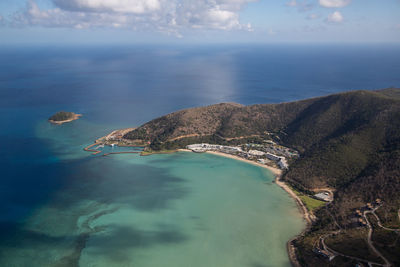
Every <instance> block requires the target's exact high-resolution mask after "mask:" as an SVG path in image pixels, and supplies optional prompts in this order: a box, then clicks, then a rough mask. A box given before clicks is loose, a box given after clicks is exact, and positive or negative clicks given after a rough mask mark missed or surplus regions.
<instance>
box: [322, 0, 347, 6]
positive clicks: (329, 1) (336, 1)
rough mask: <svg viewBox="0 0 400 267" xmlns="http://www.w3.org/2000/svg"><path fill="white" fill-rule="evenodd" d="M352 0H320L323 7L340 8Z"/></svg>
mask: <svg viewBox="0 0 400 267" xmlns="http://www.w3.org/2000/svg"><path fill="white" fill-rule="evenodd" d="M350 2H351V0H319V4H320V5H321V6H323V7H330V8H338V7H345V6H347V5H349V4H350Z"/></svg>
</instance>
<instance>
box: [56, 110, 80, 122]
mask: <svg viewBox="0 0 400 267" xmlns="http://www.w3.org/2000/svg"><path fill="white" fill-rule="evenodd" d="M81 116H82V114H76V113H73V112H66V111H59V112H57V113H56V114H54V115H53V116H51V117H50V118H49V122H51V123H53V124H63V123H66V122H71V121H74V120H77V119H79V118H80V117H81Z"/></svg>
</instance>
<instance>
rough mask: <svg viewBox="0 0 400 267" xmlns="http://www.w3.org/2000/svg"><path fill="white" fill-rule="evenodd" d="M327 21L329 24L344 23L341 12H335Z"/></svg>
mask: <svg viewBox="0 0 400 267" xmlns="http://www.w3.org/2000/svg"><path fill="white" fill-rule="evenodd" d="M326 21H327V22H329V23H340V22H342V21H343V15H342V13H340V12H339V11H335V12H333V13H332V14H330V15H329V16H328V18H327V19H326Z"/></svg>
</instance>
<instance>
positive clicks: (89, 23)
mask: <svg viewBox="0 0 400 267" xmlns="http://www.w3.org/2000/svg"><path fill="white" fill-rule="evenodd" d="M52 1H53V3H54V4H55V8H52V9H47V10H41V9H40V8H39V7H38V5H37V4H36V2H35V1H34V0H29V1H28V5H27V7H26V9H25V10H22V11H20V12H18V13H16V14H15V16H14V18H13V19H12V21H11V24H12V25H15V26H23V25H39V26H45V27H72V28H77V29H82V28H92V27H97V28H128V29H133V30H138V31H140V30H154V31H160V32H166V33H169V34H175V35H176V36H180V32H182V31H185V30H186V29H193V28H195V29H220V30H249V31H251V30H252V29H251V26H250V25H249V24H241V23H240V20H239V14H240V11H241V10H242V9H243V8H244V7H245V5H246V4H248V3H251V2H255V1H258V0H196V1H193V0H52Z"/></svg>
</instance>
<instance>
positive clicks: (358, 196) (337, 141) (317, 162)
mask: <svg viewBox="0 0 400 267" xmlns="http://www.w3.org/2000/svg"><path fill="white" fill-rule="evenodd" d="M124 137H125V138H127V139H131V140H134V139H135V140H136V139H139V140H142V141H149V142H150V148H151V149H152V150H155V151H162V150H174V149H178V148H184V147H185V146H186V145H188V144H192V143H201V142H206V143H214V144H216V143H217V144H235V145H240V144H244V143H247V142H249V141H250V140H251V139H253V140H251V141H250V142H251V143H257V142H262V141H263V140H262V139H264V138H265V139H271V138H272V140H273V141H275V142H278V143H280V144H282V145H284V146H286V147H291V148H293V149H296V150H298V151H299V152H300V158H299V159H297V160H294V161H293V162H291V165H290V169H289V170H288V171H287V172H285V174H284V175H283V177H282V178H283V180H284V181H285V182H287V183H288V184H290V185H291V186H292V187H294V188H296V191H297V192H298V193H299V194H301V196H300V198H301V199H302V200H303V202H304V203H305V204H306V206H307V207H308V208H309V209H310V210H312V211H314V213H315V215H316V216H317V218H318V220H317V221H316V222H315V223H314V225H313V226H312V227H311V228H310V231H309V232H307V233H306V234H305V236H304V238H299V239H298V240H297V241H296V247H297V248H298V254H299V255H300V256H301V259H302V261H303V263H304V264H305V265H307V262H312V261H313V259H312V258H313V257H315V254H314V253H313V252H312V251H311V252H310V250H312V244H309V243H307V242H308V241H309V239H308V236H313V235H315V234H316V233H318V234H319V235H322V234H324V233H328V232H331V231H334V230H337V229H338V227H337V226H338V225H339V226H340V228H342V229H346V230H344V231H343V234H342V235H341V236H340V237H335V238H332V239H331V242H332V244H333V245H334V246H335V247H338V248H340V247H341V251H342V252H343V253H345V254H346V252H351V251H352V250H354V249H356V254H357V255H358V254H359V255H363V254H365V255H370V251H369V248H368V247H367V246H365V244H364V243H362V240H363V238H366V236H363V237H361V236H359V234H361V233H363V234H365V233H364V232H362V231H361V232H357V231H355V232H353V228H354V226H352V221H351V218H352V216H353V214H354V210H355V209H359V208H360V207H363V206H365V204H366V203H368V202H373V201H374V200H375V199H377V198H380V199H382V201H383V202H384V203H385V205H384V206H385V210H382V212H383V214H382V216H381V218H382V222H383V223H384V224H385V225H387V226H395V224H397V223H396V216H397V210H398V209H399V208H400V194H399V193H398V192H400V89H395V88H390V89H385V90H378V91H353V92H346V93H340V94H335V95H329V96H325V97H318V98H312V99H307V100H302V101H296V102H291V103H282V104H259V105H252V106H242V105H239V104H232V103H224V104H218V105H212V106H208V107H200V108H193V109H187V110H181V111H178V112H174V113H171V114H168V115H166V116H163V117H160V118H157V119H155V120H152V121H150V122H148V123H146V124H144V125H142V126H141V127H139V128H137V129H135V130H133V131H131V132H129V133H127V134H126V135H125V136H124ZM231 138H236V139H231ZM322 187H330V188H333V189H335V198H334V201H333V202H332V203H330V204H329V205H325V206H324V207H321V206H323V203H321V202H319V201H318V200H315V199H313V198H310V197H308V196H307V194H310V192H312V191H313V190H314V189H316V188H322ZM379 212H381V211H379ZM307 240H308V241H307ZM344 244H346V245H344ZM342 245H343V246H342ZM394 246H395V248H393V249H391V250H389V251H398V250H397V248H398V246H400V245H399V243H395V245H394ZM388 258H389V257H388ZM318 264H319V265H318V266H324V264H320V263H318ZM328 265H331V266H334V265H332V263H326V264H325V266H328Z"/></svg>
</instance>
